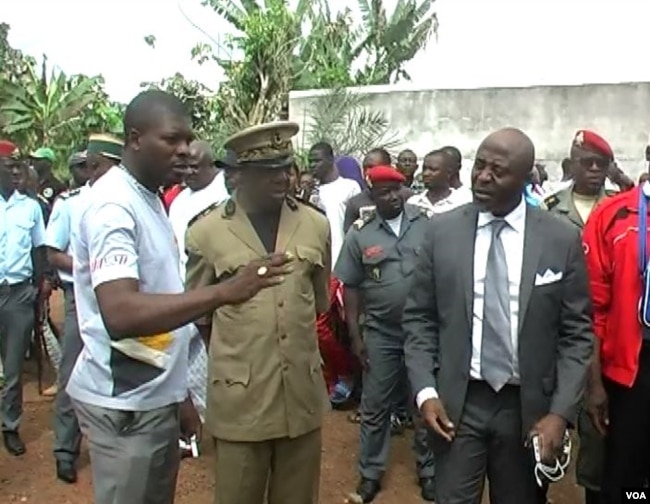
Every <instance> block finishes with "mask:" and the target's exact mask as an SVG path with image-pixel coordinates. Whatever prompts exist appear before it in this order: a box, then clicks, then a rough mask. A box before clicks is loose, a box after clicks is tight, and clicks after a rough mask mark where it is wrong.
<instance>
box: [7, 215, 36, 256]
mask: <svg viewBox="0 0 650 504" xmlns="http://www.w3.org/2000/svg"><path fill="white" fill-rule="evenodd" d="M33 227H34V222H33V221H31V220H27V219H18V220H17V221H15V222H14V223H13V226H11V227H10V230H11V231H10V233H11V234H10V236H11V244H12V245H13V248H14V250H17V251H20V252H22V253H25V252H29V251H30V250H31V248H32V228H33ZM10 248H11V247H10Z"/></svg>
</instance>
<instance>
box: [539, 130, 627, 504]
mask: <svg viewBox="0 0 650 504" xmlns="http://www.w3.org/2000/svg"><path fill="white" fill-rule="evenodd" d="M613 161H614V153H613V151H612V148H611V147H610V145H609V144H608V143H607V141H606V140H605V139H603V138H602V137H600V136H599V135H597V134H596V133H594V132H592V131H588V130H580V131H578V132H577V134H576V136H575V138H574V140H573V143H572V145H571V155H570V158H569V161H568V163H567V164H568V167H569V169H570V172H571V176H572V178H573V181H572V182H571V184H570V185H569V186H568V187H566V188H565V189H562V190H560V191H559V192H557V193H556V194H553V195H551V196H548V197H547V198H546V199H545V203H546V205H547V206H548V209H549V211H550V212H552V213H554V214H556V215H558V216H559V217H561V218H563V219H566V220H567V221H568V222H570V223H572V224H573V225H575V226H578V227H579V228H580V229H583V228H584V225H585V223H586V222H587V219H588V217H589V215H590V214H591V212H592V211H593V209H594V208H596V206H597V205H598V203H600V201H602V200H603V199H604V198H606V197H608V196H611V195H613V194H616V193H615V192H614V191H611V190H609V189H606V188H605V181H606V178H607V173H608V171H609V169H610V166H611V164H612V163H613ZM595 345H596V346H595V348H594V351H597V352H600V343H599V340H598V338H596V341H595ZM594 379H595V380H597V381H598V380H602V379H601V378H600V376H598V377H593V376H592V377H590V383H593V381H594ZM601 386H602V385H601ZM589 389H593V387H592V386H590V387H589ZM586 398H587V401H586V402H585V403H583V407H582V408H580V411H579V412H578V434H579V436H580V445H579V446H580V448H579V451H578V458H577V462H576V480H577V482H578V484H579V485H580V486H582V487H584V489H585V504H599V502H600V481H601V478H602V471H603V464H604V460H605V443H604V440H603V434H604V433H599V432H598V430H597V429H596V427H595V425H594V424H593V423H592V421H591V419H590V418H589V414H588V409H589V401H588V399H589V396H586Z"/></svg>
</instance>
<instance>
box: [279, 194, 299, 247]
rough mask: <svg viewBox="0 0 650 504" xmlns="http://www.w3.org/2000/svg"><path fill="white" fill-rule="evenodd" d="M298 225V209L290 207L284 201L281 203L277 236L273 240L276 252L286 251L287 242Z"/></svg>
mask: <svg viewBox="0 0 650 504" xmlns="http://www.w3.org/2000/svg"><path fill="white" fill-rule="evenodd" d="M299 227H300V218H299V217H298V210H297V208H296V209H295V210H293V209H291V208H290V207H289V205H287V204H286V203H284V204H283V205H282V213H281V214H280V225H279V227H278V237H277V238H276V240H275V250H276V252H286V251H287V246H288V245H289V242H290V241H291V239H292V238H293V237H294V235H295V234H296V232H297V231H298V228H299Z"/></svg>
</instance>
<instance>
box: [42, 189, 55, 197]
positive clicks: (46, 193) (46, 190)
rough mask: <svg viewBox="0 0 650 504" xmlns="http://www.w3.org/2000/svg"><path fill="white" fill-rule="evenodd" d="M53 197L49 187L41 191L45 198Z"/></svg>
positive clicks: (52, 191)
mask: <svg viewBox="0 0 650 504" xmlns="http://www.w3.org/2000/svg"><path fill="white" fill-rule="evenodd" d="M52 195H54V190H53V189H52V188H51V187H46V188H45V189H43V196H45V197H46V198H51V197H52Z"/></svg>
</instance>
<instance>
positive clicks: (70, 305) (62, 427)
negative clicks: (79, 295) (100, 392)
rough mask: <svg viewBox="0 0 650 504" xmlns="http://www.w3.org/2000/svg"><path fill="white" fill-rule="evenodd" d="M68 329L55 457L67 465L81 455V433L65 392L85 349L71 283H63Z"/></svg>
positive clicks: (56, 412)
mask: <svg viewBox="0 0 650 504" xmlns="http://www.w3.org/2000/svg"><path fill="white" fill-rule="evenodd" d="M63 293H64V296H65V298H64V299H65V327H64V330H63V339H62V341H61V366H60V368H59V391H58V392H57V396H56V402H55V404H54V457H55V458H56V459H57V460H60V461H65V462H74V461H76V460H77V457H78V456H79V447H80V445H81V431H80V430H79V422H78V421H77V415H76V413H75V411H74V408H73V407H72V401H71V400H70V396H68V393H67V392H66V391H65V388H66V386H67V385H68V380H69V379H70V375H71V374H72V370H73V369H74V366H75V363H76V362H77V357H79V354H80V353H81V349H82V348H83V341H81V336H80V335H79V324H78V322H77V309H76V304H75V300H74V290H73V287H72V284H64V286H63Z"/></svg>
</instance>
